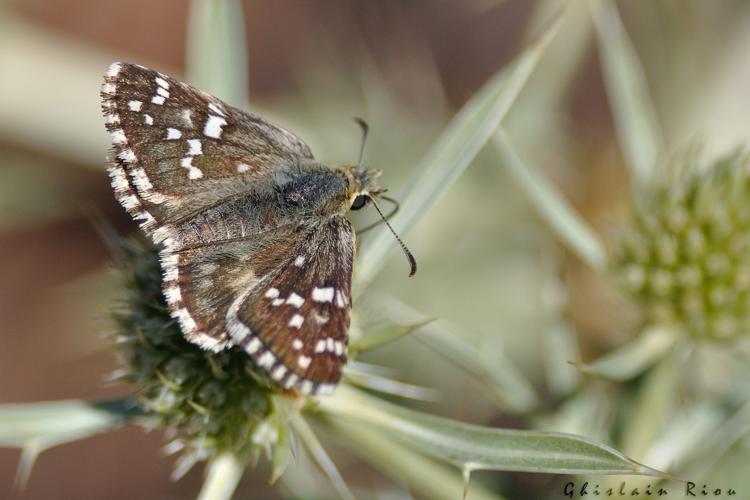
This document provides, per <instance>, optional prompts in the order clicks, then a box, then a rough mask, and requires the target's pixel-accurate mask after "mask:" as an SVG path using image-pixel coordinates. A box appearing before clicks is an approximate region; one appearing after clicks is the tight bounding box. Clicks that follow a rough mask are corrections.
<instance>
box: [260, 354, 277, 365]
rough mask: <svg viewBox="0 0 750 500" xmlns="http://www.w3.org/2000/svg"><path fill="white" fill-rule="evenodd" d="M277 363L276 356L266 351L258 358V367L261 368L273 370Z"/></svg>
mask: <svg viewBox="0 0 750 500" xmlns="http://www.w3.org/2000/svg"><path fill="white" fill-rule="evenodd" d="M275 362H276V356H274V355H273V353H272V352H271V351H266V352H264V353H263V354H261V355H260V358H258V366H260V367H261V368H271V367H272V366H273V364H274V363H275Z"/></svg>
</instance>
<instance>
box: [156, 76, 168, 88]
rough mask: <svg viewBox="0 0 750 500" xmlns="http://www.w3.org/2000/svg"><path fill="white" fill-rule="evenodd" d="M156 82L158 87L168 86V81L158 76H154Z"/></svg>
mask: <svg viewBox="0 0 750 500" xmlns="http://www.w3.org/2000/svg"><path fill="white" fill-rule="evenodd" d="M156 84H157V85H159V87H163V88H165V89H168V88H169V82H168V81H166V80H165V79H164V78H162V77H160V76H157V77H156Z"/></svg>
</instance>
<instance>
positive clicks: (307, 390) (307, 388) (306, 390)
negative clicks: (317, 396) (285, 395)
mask: <svg viewBox="0 0 750 500" xmlns="http://www.w3.org/2000/svg"><path fill="white" fill-rule="evenodd" d="M299 390H300V392H301V393H302V394H311V393H312V390H313V383H312V382H310V381H309V380H305V381H304V382H302V385H301V386H300V388H299Z"/></svg>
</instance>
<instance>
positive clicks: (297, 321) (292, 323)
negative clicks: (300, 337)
mask: <svg viewBox="0 0 750 500" xmlns="http://www.w3.org/2000/svg"><path fill="white" fill-rule="evenodd" d="M304 321H305V318H304V317H302V315H300V314H295V315H294V316H292V319H290V320H289V327H290V328H299V327H301V326H302V323H303V322H304Z"/></svg>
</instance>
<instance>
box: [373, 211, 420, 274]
mask: <svg viewBox="0 0 750 500" xmlns="http://www.w3.org/2000/svg"><path fill="white" fill-rule="evenodd" d="M370 201H371V202H372V206H374V207H375V210H377V211H378V213H379V214H380V218H381V219H383V222H385V225H386V226H388V229H390V230H391V233H393V236H394V237H395V238H396V241H398V244H399V245H401V250H403V251H404V254H405V255H406V258H407V259H408V260H409V266H411V271H410V272H409V276H414V275H415V274H416V273H417V259H415V258H414V256H413V255H412V254H411V252H410V251H409V249H408V248H406V244H405V243H404V242H403V241H401V238H399V237H398V235H397V234H396V231H395V230H394V229H393V227H391V225H390V223H389V222H388V219H386V218H385V216H384V215H383V212H382V211H381V210H380V207H379V206H378V204H377V203H375V200H374V199H373V198H372V197H370Z"/></svg>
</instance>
